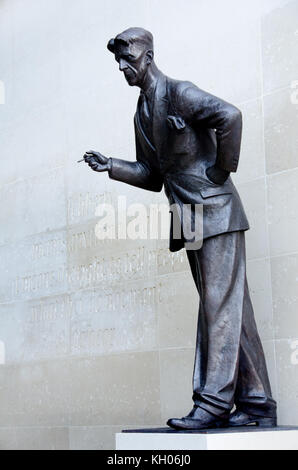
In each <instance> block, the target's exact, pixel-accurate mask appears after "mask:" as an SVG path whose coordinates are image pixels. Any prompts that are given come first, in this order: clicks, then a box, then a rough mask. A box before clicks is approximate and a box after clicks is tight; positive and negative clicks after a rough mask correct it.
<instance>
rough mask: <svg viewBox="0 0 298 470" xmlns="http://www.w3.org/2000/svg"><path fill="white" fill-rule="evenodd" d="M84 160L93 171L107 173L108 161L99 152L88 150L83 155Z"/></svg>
mask: <svg viewBox="0 0 298 470" xmlns="http://www.w3.org/2000/svg"><path fill="white" fill-rule="evenodd" d="M84 160H85V162H86V163H88V165H89V166H90V167H91V168H92V170H94V171H108V170H109V168H110V166H109V162H110V159H109V158H107V157H105V156H104V155H102V154H101V153H100V152H95V151H94V150H89V152H86V153H85V154H84Z"/></svg>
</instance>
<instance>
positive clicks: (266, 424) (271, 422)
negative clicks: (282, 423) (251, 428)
mask: <svg viewBox="0 0 298 470" xmlns="http://www.w3.org/2000/svg"><path fill="white" fill-rule="evenodd" d="M248 425H255V426H259V427H260V428H276V426H277V419H276V418H254V419H248V420H246V421H245V422H242V423H239V424H238V423H231V422H230V423H229V426H230V427H240V426H248Z"/></svg>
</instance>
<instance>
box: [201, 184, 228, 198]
mask: <svg viewBox="0 0 298 470" xmlns="http://www.w3.org/2000/svg"><path fill="white" fill-rule="evenodd" d="M199 191H200V194H201V196H202V198H204V199H206V198H208V197H213V196H221V195H223V194H232V191H231V188H229V187H228V188H227V187H223V186H214V187H211V186H210V187H205V188H200V189H199Z"/></svg>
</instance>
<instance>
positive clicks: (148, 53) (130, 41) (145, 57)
mask: <svg viewBox="0 0 298 470" xmlns="http://www.w3.org/2000/svg"><path fill="white" fill-rule="evenodd" d="M107 47H108V49H109V51H111V52H113V54H114V55H115V60H116V61H117V62H118V63H119V69H120V70H121V72H123V73H124V75H125V78H126V80H127V82H128V84H129V85H130V86H134V85H137V86H140V85H141V84H142V82H143V80H144V77H145V75H146V73H147V70H148V67H150V66H151V64H152V62H153V36H152V34H151V33H150V32H149V31H146V30H145V29H143V28H129V29H126V30H125V31H123V32H122V33H120V34H118V35H117V36H116V37H115V38H114V39H110V41H109V42H108V45H107Z"/></svg>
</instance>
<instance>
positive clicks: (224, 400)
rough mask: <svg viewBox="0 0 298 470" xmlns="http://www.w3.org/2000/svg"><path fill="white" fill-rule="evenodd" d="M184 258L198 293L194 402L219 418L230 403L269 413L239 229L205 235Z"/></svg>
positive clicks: (267, 384) (272, 407)
mask: <svg viewBox="0 0 298 470" xmlns="http://www.w3.org/2000/svg"><path fill="white" fill-rule="evenodd" d="M187 256H188V260H189V264H190V267H191V271H192V275H193V278H194V281H195V284H196V286H197V289H198V292H199V295H200V307H199V318H198V329H197V342H196V352H195V365H194V373H193V401H194V403H195V404H196V405H198V406H200V407H201V408H204V409H205V410H207V411H210V412H211V413H213V414H215V415H218V416H222V417H227V416H228V415H229V413H230V411H231V409H232V408H233V406H234V404H235V405H236V407H237V409H240V410H242V411H244V412H246V413H250V414H254V415H260V416H275V414H276V403H275V401H274V400H273V398H272V396H271V388H270V382H269V378H268V373H267V367H266V362H265V357H264V352H263V348H262V345H261V341H260V338H259V335H258V332H257V327H256V323H255V318H254V312H253V307H252V303H251V300H250V295H249V290H248V285H247V279H246V260H245V234H244V232H243V231H238V232H229V233H224V234H221V235H217V236H215V237H211V238H208V239H206V240H205V241H204V243H203V246H202V247H201V249H199V250H193V251H192V250H187Z"/></svg>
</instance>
